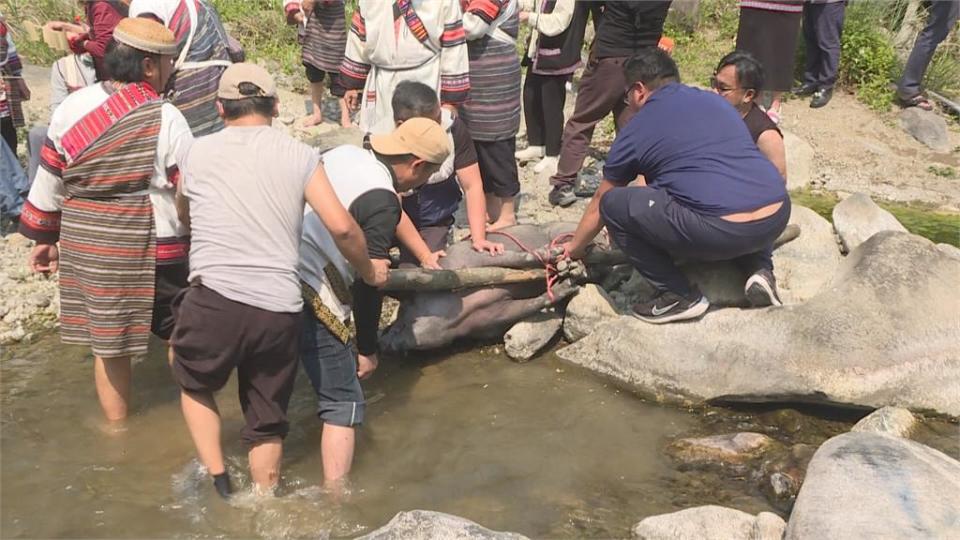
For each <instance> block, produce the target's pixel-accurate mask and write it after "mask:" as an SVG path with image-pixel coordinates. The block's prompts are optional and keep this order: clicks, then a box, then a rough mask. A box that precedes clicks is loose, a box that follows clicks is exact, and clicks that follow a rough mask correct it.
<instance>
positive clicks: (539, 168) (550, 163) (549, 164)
mask: <svg viewBox="0 0 960 540" xmlns="http://www.w3.org/2000/svg"><path fill="white" fill-rule="evenodd" d="M559 161H560V160H559V159H558V158H557V156H547V157H545V158H543V159H541V160H540V162H539V163H537V164H536V166H534V168H533V172H535V173H537V174H540V173H542V172H544V171H550V174H555V173H556V172H557V164H558V163H559Z"/></svg>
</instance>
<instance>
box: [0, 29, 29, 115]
mask: <svg viewBox="0 0 960 540" xmlns="http://www.w3.org/2000/svg"><path fill="white" fill-rule="evenodd" d="M22 69H23V65H22V64H21V63H20V56H19V55H18V54H17V48H16V47H15V46H14V44H13V38H12V37H11V36H10V27H8V26H7V23H5V22H3V21H0V77H2V78H0V118H5V117H8V116H9V117H10V118H11V119H12V120H13V126H14V127H23V125H24V122H23V107H22V106H21V105H20V100H21V97H20V91H19V88H18V87H17V86H16V85H13V84H12V83H13V82H14V81H16V80H17V79H19V78H20V76H21V70H22Z"/></svg>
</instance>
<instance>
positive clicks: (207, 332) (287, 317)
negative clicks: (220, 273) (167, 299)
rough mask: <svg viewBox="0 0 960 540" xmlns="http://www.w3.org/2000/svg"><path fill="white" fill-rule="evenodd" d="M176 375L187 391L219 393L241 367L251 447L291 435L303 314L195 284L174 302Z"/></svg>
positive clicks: (240, 382)
mask: <svg viewBox="0 0 960 540" xmlns="http://www.w3.org/2000/svg"><path fill="white" fill-rule="evenodd" d="M173 314H174V317H175V318H176V327H175V328H174V331H173V336H172V338H171V340H170V341H171V344H172V346H173V353H174V360H173V377H174V379H175V380H176V381H177V384H179V385H180V387H181V388H182V389H183V390H184V391H186V392H216V391H217V390H220V389H221V388H223V386H224V385H225V384H227V380H228V379H229V378H230V373H231V372H232V371H233V368H237V382H238V390H239V393H240V407H241V409H243V417H244V419H245V420H246V426H244V428H243V432H242V436H243V441H244V442H245V443H247V444H248V445H252V444H255V443H257V442H259V441H263V440H267V439H274V438H277V437H279V438H283V437H285V436H286V435H287V431H288V429H289V424H288V423H287V406H288V405H289V404H290V396H291V394H293V382H294V378H295V377H296V374H297V361H298V359H299V355H298V353H299V345H300V326H301V324H302V320H301V317H300V313H276V312H273V311H267V310H264V309H259V308H255V307H253V306H249V305H247V304H242V303H240V302H234V301H233V300H230V299H228V298H225V297H223V296H221V295H220V294H219V293H217V292H216V291H213V290H212V289H208V288H206V287H204V286H202V285H191V286H190V287H188V288H187V289H186V290H184V291H183V292H182V293H181V294H180V296H178V297H177V299H176V300H175V301H174V303H173Z"/></svg>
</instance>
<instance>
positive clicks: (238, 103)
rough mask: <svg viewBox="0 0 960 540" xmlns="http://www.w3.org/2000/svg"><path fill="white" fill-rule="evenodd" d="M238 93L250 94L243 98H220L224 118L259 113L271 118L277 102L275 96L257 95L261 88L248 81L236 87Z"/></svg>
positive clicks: (233, 118)
mask: <svg viewBox="0 0 960 540" xmlns="http://www.w3.org/2000/svg"><path fill="white" fill-rule="evenodd" d="M237 88H238V89H239V90H240V94H241V95H244V96H250V97H247V98H243V99H222V98H221V99H220V104H221V105H222V106H223V118H224V120H236V119H237V118H243V117H244V116H251V115H254V114H256V115H260V116H263V117H266V118H273V110H274V107H275V106H276V103H277V98H275V97H266V96H258V95H257V94H259V93H260V92H262V91H263V90H262V89H261V88H260V87H259V86H257V85H255V84H253V83H249V82H242V83H240V85H239V86H238V87H237Z"/></svg>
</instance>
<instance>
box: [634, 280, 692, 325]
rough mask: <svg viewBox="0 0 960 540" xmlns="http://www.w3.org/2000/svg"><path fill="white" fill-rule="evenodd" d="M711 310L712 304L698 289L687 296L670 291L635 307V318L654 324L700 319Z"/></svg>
mask: <svg viewBox="0 0 960 540" xmlns="http://www.w3.org/2000/svg"><path fill="white" fill-rule="evenodd" d="M708 309H710V302H709V301H708V300H707V297H706V296H704V295H702V294H701V293H700V291H698V290H697V289H696V288H694V289H692V290H691V291H690V294H689V295H687V296H680V295H679V294H674V293H672V292H670V291H667V292H663V293H660V295H659V296H656V297H654V298H653V299H652V300H648V301H646V302H640V303H639V304H634V306H633V316H634V317H636V318H638V319H640V320H641V321H645V322H648V323H653V324H663V323H668V322H672V321H683V320H687V319H699V318H700V317H702V316H703V314H704V313H706V312H707V310H708Z"/></svg>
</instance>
